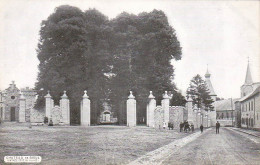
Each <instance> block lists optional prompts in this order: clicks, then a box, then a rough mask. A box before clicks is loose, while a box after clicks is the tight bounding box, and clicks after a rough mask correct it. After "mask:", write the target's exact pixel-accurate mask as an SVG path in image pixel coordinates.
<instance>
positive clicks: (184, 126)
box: [163, 121, 220, 134]
mask: <svg viewBox="0 0 260 165" xmlns="http://www.w3.org/2000/svg"><path fill="white" fill-rule="evenodd" d="M163 128H164V129H165V128H166V123H165V122H163ZM168 128H169V130H170V129H172V130H173V128H174V125H173V123H170V122H169V123H168ZM219 128H220V123H219V122H218V121H217V123H216V134H219ZM203 129H204V127H203V125H202V124H201V125H200V132H201V133H202V132H203ZM182 131H184V132H190V131H192V132H194V125H193V124H192V123H191V124H189V122H188V121H185V122H181V123H180V132H182Z"/></svg>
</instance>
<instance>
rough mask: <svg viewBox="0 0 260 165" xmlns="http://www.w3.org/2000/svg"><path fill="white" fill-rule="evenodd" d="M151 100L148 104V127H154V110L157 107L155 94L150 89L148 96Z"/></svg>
mask: <svg viewBox="0 0 260 165" xmlns="http://www.w3.org/2000/svg"><path fill="white" fill-rule="evenodd" d="M148 99H149V102H148V105H147V116H146V118H147V119H146V122H147V126H148V127H154V111H155V108H156V100H155V97H154V96H153V92H152V91H150V95H149V96H148Z"/></svg>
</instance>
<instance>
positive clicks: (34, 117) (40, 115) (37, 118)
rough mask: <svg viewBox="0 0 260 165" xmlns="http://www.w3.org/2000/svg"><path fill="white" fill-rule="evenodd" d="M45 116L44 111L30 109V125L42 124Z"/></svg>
mask: <svg viewBox="0 0 260 165" xmlns="http://www.w3.org/2000/svg"><path fill="white" fill-rule="evenodd" d="M44 116H45V112H44V111H39V110H36V109H33V108H31V109H30V122H31V123H43V120H44Z"/></svg>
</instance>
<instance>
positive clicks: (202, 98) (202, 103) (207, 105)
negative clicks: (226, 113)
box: [186, 74, 214, 110]
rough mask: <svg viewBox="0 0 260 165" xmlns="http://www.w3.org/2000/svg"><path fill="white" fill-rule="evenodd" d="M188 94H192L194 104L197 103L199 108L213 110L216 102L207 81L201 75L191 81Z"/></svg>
mask: <svg viewBox="0 0 260 165" xmlns="http://www.w3.org/2000/svg"><path fill="white" fill-rule="evenodd" d="M186 93H187V95H191V97H192V100H193V104H196V105H197V106H198V108H204V109H205V110H213V108H214V107H213V105H212V103H213V102H214V101H213V100H212V99H211V97H210V95H209V93H210V92H209V90H208V88H207V85H206V82H205V81H204V80H203V79H202V77H201V76H200V75H198V74H197V75H196V76H195V77H193V78H192V80H191V81H190V86H189V88H188V89H187V92H186Z"/></svg>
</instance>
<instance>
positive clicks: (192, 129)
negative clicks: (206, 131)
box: [191, 123, 194, 132]
mask: <svg viewBox="0 0 260 165" xmlns="http://www.w3.org/2000/svg"><path fill="white" fill-rule="evenodd" d="M191 131H192V132H194V125H193V124H192V123H191Z"/></svg>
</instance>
